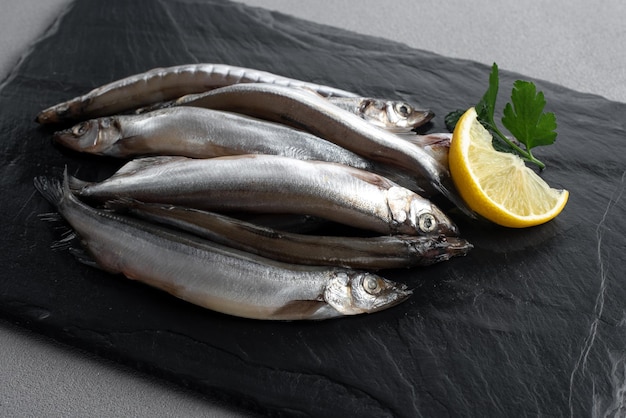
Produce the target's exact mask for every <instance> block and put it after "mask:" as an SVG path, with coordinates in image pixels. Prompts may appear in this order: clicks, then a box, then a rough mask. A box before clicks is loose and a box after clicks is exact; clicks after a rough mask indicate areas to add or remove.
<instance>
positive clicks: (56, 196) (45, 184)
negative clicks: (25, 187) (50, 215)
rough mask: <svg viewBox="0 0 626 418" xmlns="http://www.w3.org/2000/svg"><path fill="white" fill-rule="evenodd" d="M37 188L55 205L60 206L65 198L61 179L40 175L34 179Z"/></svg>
mask: <svg viewBox="0 0 626 418" xmlns="http://www.w3.org/2000/svg"><path fill="white" fill-rule="evenodd" d="M33 185H34V186H35V189H37V191H38V192H39V193H40V194H41V195H42V196H43V197H44V198H45V199H46V200H47V201H48V202H50V203H51V204H52V205H53V206H54V207H58V206H59V204H60V203H61V200H63V186H61V182H60V181H59V179H55V178H51V177H46V176H38V177H35V178H34V179H33Z"/></svg>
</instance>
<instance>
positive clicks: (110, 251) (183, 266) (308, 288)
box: [34, 177, 411, 320]
mask: <svg viewBox="0 0 626 418" xmlns="http://www.w3.org/2000/svg"><path fill="white" fill-rule="evenodd" d="M34 183H35V187H36V188H37V190H39V191H40V192H41V194H42V195H43V196H44V197H45V198H46V199H47V200H49V201H50V203H52V204H53V205H54V206H55V207H56V208H57V210H58V212H59V213H60V214H61V215H62V216H63V217H64V218H65V219H66V220H67V222H68V223H69V224H70V225H71V226H72V228H73V229H74V231H75V233H76V234H77V235H78V236H79V237H80V240H81V242H82V243H83V245H84V246H85V247H86V250H87V251H88V253H89V254H90V255H91V256H92V257H93V259H94V262H95V263H96V265H97V266H98V267H100V268H102V269H104V270H106V271H109V272H111V273H121V274H123V275H125V276H126V277H128V278H129V279H132V280H137V281H139V282H142V283H145V284H147V285H150V286H153V287H155V288H158V289H161V290H164V291H165V292H168V293H170V294H171V295H173V296H176V297H178V298H180V299H183V300H185V301H188V302H190V303H193V304H196V305H199V306H202V307H204V308H208V309H211V310H214V311H217V312H222V313H225V314H229V315H235V316H240V317H245V318H252V319H264V320H299V319H328V318H334V317H340V316H344V315H357V314H362V313H372V312H377V311H380V310H382V309H386V308H389V307H391V306H394V305H397V304H398V303H400V302H402V301H404V300H406V299H407V298H408V297H409V296H410V294H411V291H410V290H409V289H407V287H406V285H403V284H399V283H395V282H392V281H389V280H386V279H384V278H382V277H380V276H378V275H375V274H372V273H369V272H364V271H358V270H351V269H340V268H328V267H319V266H298V265H294V264H287V263H279V262H277V261H273V260H269V259H266V258H263V257H259V256H255V255H252V254H247V253H244V252H241V251H237V250H234V249H230V248H226V247H224V246H221V245H218V244H214V243H211V242H210V241H208V240H204V239H201V238H198V237H194V236H193V235H188V234H184V233H182V232H180V231H178V232H172V231H171V230H168V229H166V228H163V227H160V226H158V225H153V224H149V223H146V222H140V221H138V220H134V219H132V218H129V217H125V216H120V215H117V214H112V213H110V212H106V211H103V210H98V209H95V208H92V207H89V206H87V205H85V204H83V203H82V202H80V201H79V200H78V199H77V198H76V197H75V196H73V195H72V193H71V192H70V191H69V188H68V187H67V184H66V183H65V185H64V186H62V185H61V184H60V182H59V181H58V180H56V179H48V178H46V177H38V178H36V179H35V181H34ZM92 264H93V263H92Z"/></svg>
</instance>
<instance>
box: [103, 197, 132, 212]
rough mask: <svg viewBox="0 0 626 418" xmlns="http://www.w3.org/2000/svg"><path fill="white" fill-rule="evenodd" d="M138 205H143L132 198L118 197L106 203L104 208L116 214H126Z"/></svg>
mask: <svg viewBox="0 0 626 418" xmlns="http://www.w3.org/2000/svg"><path fill="white" fill-rule="evenodd" d="M137 205H141V202H139V201H138V200H136V199H133V198H132V197H116V198H115V199H111V200H107V201H106V202H105V203H104V208H105V209H109V210H112V211H115V212H126V211H128V210H129V209H132V208H133V207H135V206H137Z"/></svg>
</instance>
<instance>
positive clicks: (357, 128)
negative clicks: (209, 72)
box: [180, 83, 475, 217]
mask: <svg viewBox="0 0 626 418" xmlns="http://www.w3.org/2000/svg"><path fill="white" fill-rule="evenodd" d="M180 104H182V105H185V106H197V107H206V108H210V109H218V110H226V111H232V112H237V113H243V114H247V115H249V116H253V117H258V118H262V119H267V120H271V121H275V122H279V123H284V124H286V125H290V126H293V127H295V128H298V129H303V130H306V131H308V132H310V133H312V134H314V135H316V136H319V137H321V138H324V139H326V140H328V141H330V142H333V143H335V144H337V145H339V146H342V147H343V148H346V149H348V150H350V151H352V152H354V153H356V154H358V155H360V156H362V157H365V158H368V159H370V160H372V161H376V162H380V163H383V164H387V165H390V166H394V167H397V168H399V169H401V170H404V171H406V172H407V173H408V174H410V175H413V176H415V177H422V178H424V179H426V180H427V181H428V183H429V184H430V188H431V190H430V191H436V192H440V193H442V194H443V195H444V196H446V197H447V198H448V199H449V200H450V201H451V202H452V203H454V204H455V205H456V206H457V207H459V208H460V209H461V210H463V211H464V212H465V213H466V214H467V215H468V216H470V217H475V215H474V213H473V212H472V211H471V210H470V209H469V208H468V207H467V205H466V204H465V203H464V202H463V200H462V199H461V197H460V196H459V195H458V193H457V191H456V189H455V186H454V184H453V183H452V179H451V178H450V173H449V170H448V168H447V167H444V166H442V165H441V164H439V163H438V162H437V161H436V160H435V159H434V158H433V157H432V156H431V155H429V154H428V153H427V152H425V151H424V150H423V149H422V148H420V147H419V146H417V145H415V144H411V143H409V142H407V141H405V140H403V139H402V138H400V137H399V136H398V135H395V134H393V133H391V132H387V131H385V130H383V129H377V128H375V127H373V126H372V125H371V124H370V123H368V122H366V121H364V120H363V119H361V118H359V117H358V116H356V115H354V114H352V113H350V112H347V111H345V110H343V109H340V108H339V107H337V106H335V105H333V104H332V103H330V102H329V101H328V100H325V99H324V98H321V97H319V95H316V94H312V93H311V92H309V91H306V90H304V89H294V88H288V87H283V86H279V85H273V84H262V83H253V84H236V85H232V86H227V87H222V88H220V89H217V90H212V91H209V92H206V93H202V94H195V95H188V96H186V97H183V98H181V102H180ZM430 191H429V192H430Z"/></svg>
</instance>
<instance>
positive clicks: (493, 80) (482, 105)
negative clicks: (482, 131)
mask: <svg viewBox="0 0 626 418" xmlns="http://www.w3.org/2000/svg"><path fill="white" fill-rule="evenodd" d="M499 84H500V78H499V76H498V65H497V64H496V63H495V62H494V63H493V65H492V66H491V73H490V74H489V88H487V91H486V92H485V94H484V95H483V97H482V99H480V101H479V102H478V104H476V106H475V109H476V113H477V114H478V119H480V120H482V121H485V122H487V123H488V124H490V125H493V126H495V123H494V119H493V118H494V113H495V111H496V99H497V98H498V88H499Z"/></svg>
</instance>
